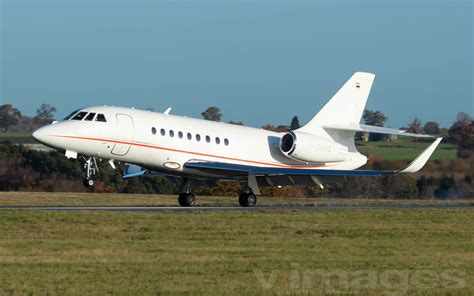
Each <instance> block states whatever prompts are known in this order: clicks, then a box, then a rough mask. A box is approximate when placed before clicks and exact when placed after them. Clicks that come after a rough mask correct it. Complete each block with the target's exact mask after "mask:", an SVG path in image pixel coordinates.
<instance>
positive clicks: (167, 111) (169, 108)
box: [163, 107, 171, 115]
mask: <svg viewBox="0 0 474 296" xmlns="http://www.w3.org/2000/svg"><path fill="white" fill-rule="evenodd" d="M170 112H171V107H168V109H166V110H165V112H163V114H165V115H168V114H170Z"/></svg>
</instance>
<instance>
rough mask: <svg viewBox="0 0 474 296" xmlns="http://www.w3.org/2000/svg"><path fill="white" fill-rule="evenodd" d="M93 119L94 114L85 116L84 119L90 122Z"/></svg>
mask: <svg viewBox="0 0 474 296" xmlns="http://www.w3.org/2000/svg"><path fill="white" fill-rule="evenodd" d="M94 117H95V113H93V112H91V113H89V115H87V116H86V119H84V120H85V121H92V120H93V119H94Z"/></svg>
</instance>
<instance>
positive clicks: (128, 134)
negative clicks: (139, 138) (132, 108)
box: [112, 114, 133, 156]
mask: <svg viewBox="0 0 474 296" xmlns="http://www.w3.org/2000/svg"><path fill="white" fill-rule="evenodd" d="M116 138H117V141H118V142H119V143H115V145H114V148H112V154H115V155H119V156H124V155H127V153H128V151H130V147H131V146H130V144H128V142H130V141H132V140H133V119H132V117H130V116H129V115H126V114H117V137H116Z"/></svg>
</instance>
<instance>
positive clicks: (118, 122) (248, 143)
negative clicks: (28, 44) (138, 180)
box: [34, 106, 367, 178]
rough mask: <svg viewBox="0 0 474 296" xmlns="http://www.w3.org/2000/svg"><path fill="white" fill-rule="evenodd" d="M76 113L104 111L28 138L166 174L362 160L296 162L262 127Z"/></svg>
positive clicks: (360, 161) (344, 165) (350, 165)
mask: <svg viewBox="0 0 474 296" xmlns="http://www.w3.org/2000/svg"><path fill="white" fill-rule="evenodd" d="M81 111H82V112H93V113H96V114H99V113H100V114H104V115H105V118H106V122H99V121H95V120H93V121H86V120H74V119H70V120H64V121H61V122H57V123H54V124H51V125H49V126H46V127H43V128H41V129H39V130H38V131H36V132H35V133H34V137H35V138H36V139H37V140H38V141H40V142H42V143H44V144H45V145H48V146H50V147H53V148H55V149H58V150H61V151H67V152H69V155H71V152H72V155H74V154H76V153H77V154H82V155H88V156H93V157H98V158H103V159H113V160H117V161H121V162H127V163H132V164H137V165H139V166H142V167H144V168H147V169H149V170H152V171H156V172H160V173H165V174H170V175H198V176H203V177H220V178H224V177H226V176H222V175H221V176H210V175H208V174H206V173H203V172H199V171H194V170H189V171H188V170H186V169H185V168H184V164H185V163H186V162H189V161H193V160H199V161H209V162H225V163H231V164H240V165H247V166H257V167H281V168H299V167H301V168H320V169H341V170H342V169H344V170H353V169H356V168H359V167H360V166H362V165H364V164H365V163H366V161H367V158H366V157H365V156H363V155H361V154H359V153H358V152H357V151H351V152H347V159H346V160H344V161H340V162H332V163H307V162H302V161H297V160H294V159H291V158H289V157H287V156H285V155H284V154H283V153H282V152H281V151H280V146H279V145H280V139H281V137H282V136H283V134H282V133H276V132H272V131H267V130H263V129H257V128H251V127H245V126H240V125H233V124H227V123H221V122H213V121H207V120H201V119H193V118H187V117H182V116H175V115H167V114H163V113H156V112H151V111H143V110H137V109H131V108H121V107H106V106H103V107H91V108H85V109H82V110H81ZM163 131H164V132H163ZM199 138H200V140H199Z"/></svg>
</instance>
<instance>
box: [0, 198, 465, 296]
mask: <svg viewBox="0 0 474 296" xmlns="http://www.w3.org/2000/svg"><path fill="white" fill-rule="evenodd" d="M175 202H176V201H175V198H174V197H169V196H164V197H157V196H146V195H127V196H125V195H115V194H112V195H104V194H102V195H86V194H48V193H46V194H28V193H16V194H12V193H2V194H0V205H13V204H23V205H26V204H43V205H46V204H47V205H51V204H56V205H71V204H75V205H80V204H89V205H90V204H102V205H117V204H124V205H131V204H136V205H157V204H159V205H160V204H173V205H174V204H175ZM261 202H262V203H266V204H272V203H280V202H283V200H282V199H262V200H261ZM288 202H289V203H298V204H308V203H314V202H317V203H318V202H319V203H320V204H327V203H342V204H360V203H367V204H377V203H383V202H389V203H395V202H397V201H376V200H368V201H364V200H362V201H361V200H314V199H288ZM417 202H420V203H422V202H423V201H417ZM434 202H435V201H429V202H428V203H434ZM199 203H200V204H214V205H215V204H229V203H232V204H236V202H235V201H234V200H232V199H225V198H224V199H220V198H219V199H217V198H202V199H200V200H199ZM458 203H470V202H469V201H458ZM0 234H1V236H0V267H1V268H0V294H5V295H24V294H30V295H45V294H49V295H55V294H61V295H66V294H67V295H69V294H73V295H84V294H87V295H89V294H92V295H104V294H110V295H117V294H119V295H123V294H125V295H142V294H146V295H156V294H175V293H183V294H213V295H226V294H245V295H262V294H263V295H274V294H277V293H279V294H311V295H322V294H337V295H339V294H359V295H367V294H369V295H381V294H389V293H391V294H390V295H401V294H405V293H409V294H420V295H421V294H435V293H436V294H452V295H456V294H457V295H468V294H473V293H474V288H473V286H472V282H474V244H473V243H472V242H473V241H474V211H472V210H471V209H425V210H336V211H318V212H310V211H297V210H279V211H256V212H199V211H196V212H187V213H184V212H176V213H173V212H158V213H150V212H143V213H130V212H87V211H82V212H65V211H64V212H38V211H29V210H22V211H11V210H2V211H0ZM331 275H332V276H331Z"/></svg>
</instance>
